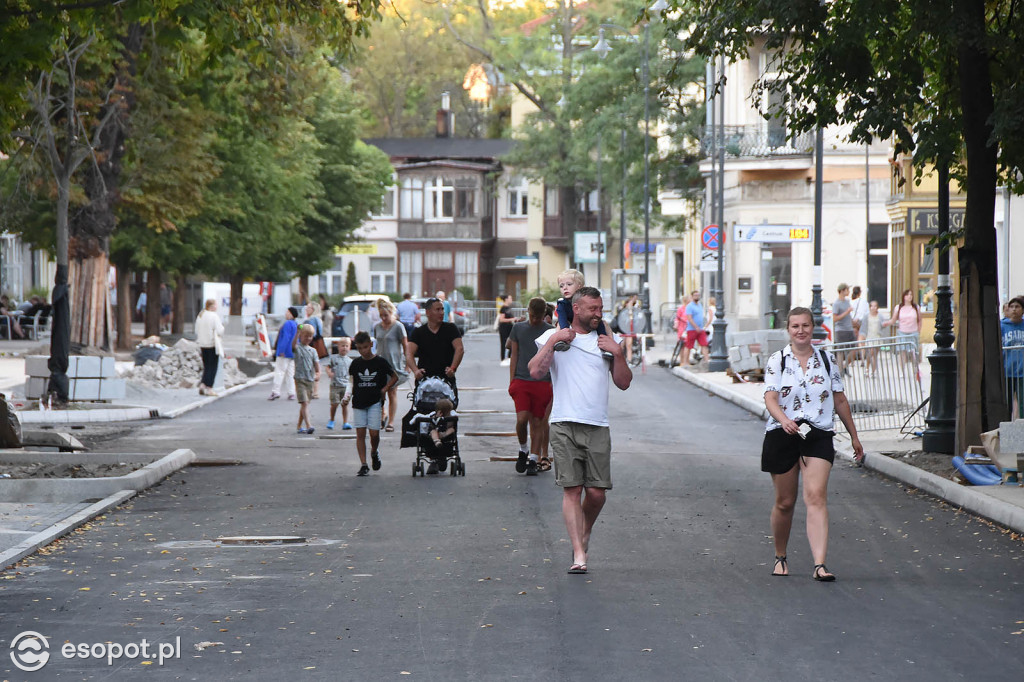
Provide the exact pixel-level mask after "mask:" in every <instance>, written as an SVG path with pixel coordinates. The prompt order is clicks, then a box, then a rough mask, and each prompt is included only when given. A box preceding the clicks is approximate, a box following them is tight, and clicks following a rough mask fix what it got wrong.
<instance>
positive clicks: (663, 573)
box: [0, 335, 1024, 680]
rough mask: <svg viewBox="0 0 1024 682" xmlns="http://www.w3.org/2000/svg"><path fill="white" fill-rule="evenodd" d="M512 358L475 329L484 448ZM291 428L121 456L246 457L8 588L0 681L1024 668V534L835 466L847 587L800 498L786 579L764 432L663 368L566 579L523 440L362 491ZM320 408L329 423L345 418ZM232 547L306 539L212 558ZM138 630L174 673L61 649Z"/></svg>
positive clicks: (101, 526) (620, 434) (159, 427)
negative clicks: (580, 561)
mask: <svg viewBox="0 0 1024 682" xmlns="http://www.w3.org/2000/svg"><path fill="white" fill-rule="evenodd" d="M496 343H497V339H496V336H495V335H486V336H483V337H470V338H469V339H467V348H468V353H467V360H466V362H465V363H464V365H463V368H462V370H461V371H460V387H461V389H462V391H461V398H462V408H463V409H464V410H472V409H497V410H501V411H502V413H500V414H493V413H490V414H470V415H467V416H465V417H464V418H463V419H462V424H461V426H460V429H461V430H462V432H463V433H464V434H465V433H466V432H468V431H474V430H484V431H510V430H511V429H512V420H513V417H512V416H511V405H512V403H511V399H510V398H509V397H508V395H507V394H506V392H505V387H506V386H507V369H506V368H499V367H498V366H497V363H496V361H495V360H494V357H495V356H496V355H497V353H496V349H494V348H493V346H494V345H495V344H496ZM470 389H483V390H470ZM324 394H325V395H326V391H324ZM296 411H297V407H296V406H295V404H294V403H289V402H286V401H275V402H267V401H266V390H265V389H263V388H256V389H250V390H248V391H245V392H243V393H241V394H239V395H236V396H231V397H228V398H225V399H224V400H221V401H218V402H216V403H214V404H212V405H210V406H208V407H206V408H204V409H202V410H200V411H197V412H193V413H190V414H188V415H186V416H184V417H182V418H179V419H176V420H174V421H167V422H156V423H153V424H150V425H146V426H142V427H140V428H138V429H136V430H135V431H134V432H132V433H131V434H129V435H126V436H124V437H122V438H120V439H117V440H115V441H112V442H110V443H108V445H109V447H110V449H113V450H118V451H125V452H128V451H160V452H164V451H170V450H171V449H173V448H176V447H190V448H192V449H194V450H195V451H196V452H197V453H198V455H199V456H200V457H202V458H223V459H229V458H237V459H239V460H242V461H243V462H244V464H243V465H241V466H224V467H192V468H190V469H188V470H186V471H183V472H180V473H178V474H177V475H175V476H172V477H171V478H170V479H168V480H167V481H165V482H164V483H163V484H162V485H160V486H159V487H157V488H154V489H151V490H149V491H148V492H146V493H144V494H143V495H140V496H139V497H137V498H136V499H135V500H134V501H133V502H132V503H131V504H130V505H128V506H126V507H124V508H121V509H119V510H117V511H116V512H112V513H110V514H108V515H107V516H106V517H105V518H103V519H101V520H98V521H97V522H95V523H93V524H91V526H89V527H88V528H86V529H84V530H81V531H79V532H76V533H75V534H74V535H73V536H71V537H70V538H68V539H65V540H64V541H62V542H61V543H60V544H59V545H58V546H57V547H56V548H52V549H50V550H48V551H47V553H46V554H45V555H36V556H34V557H33V558H31V559H30V560H28V561H27V562H26V563H25V564H23V565H22V566H21V567H20V568H19V570H18V571H17V572H16V573H15V572H8V573H7V574H3V575H0V649H3V653H2V656H0V679H9V680H22V679H26V680H50V679H53V680H78V679H83V680H121V679H137V678H138V677H139V675H140V674H142V673H144V674H145V676H146V677H147V678H153V679H185V680H286V679H294V680H303V679H309V680H387V679H421V680H509V679H522V680H533V679H536V680H542V679H543V680H594V679H597V680H626V679H642V680H677V679H686V680H689V679H693V680H698V679H699V680H775V679H787V680H823V679H824V680H863V679H866V678H870V679H881V680H889V679H902V680H952V679H961V678H962V679H971V680H1017V679H1021V678H1022V676H1024V586H1022V578H1021V576H1022V575H1024V567H1022V565H1021V564H1022V561H1021V555H1022V545H1021V541H1020V539H1019V538H1017V537H1013V536H1011V535H1010V534H1009V533H1005V532H1002V531H1001V530H1000V529H998V528H993V527H991V526H990V525H988V524H986V523H985V522H982V521H980V520H978V519H976V518H973V517H971V516H969V515H967V514H963V513H960V512H957V511H956V510H952V509H949V508H947V507H945V506H944V505H943V504H941V503H939V502H937V501H936V500H934V499H932V498H928V497H926V496H923V495H920V494H918V493H915V492H914V491H908V490H905V489H903V488H902V487H900V486H899V485H897V484H895V483H893V482H891V481H888V480H885V479H882V478H879V477H877V476H875V475H873V474H869V473H867V472H865V471H863V470H861V469H856V468H853V467H852V466H850V465H848V464H842V463H840V464H837V465H836V468H835V470H834V472H833V475H832V479H831V486H830V494H829V500H830V501H829V504H830V510H831V516H832V525H831V547H830V553H829V559H828V564H829V567H830V568H831V569H832V570H833V571H834V572H835V573H836V574H837V575H838V576H839V580H838V581H837V582H836V583H833V584H820V583H816V582H814V581H813V580H811V577H810V574H811V564H812V563H813V562H812V560H811V557H810V553H809V550H808V547H807V542H806V537H805V535H804V533H803V519H804V517H803V508H802V505H798V511H797V520H796V522H795V524H794V533H793V538H792V540H791V546H790V550H789V558H790V570H791V571H792V572H793V573H794V575H793V576H792V577H790V578H787V579H779V578H772V577H770V575H769V573H770V570H771V559H772V556H773V552H772V546H771V540H770V537H769V532H770V531H769V528H768V512H769V508H770V503H771V483H770V480H769V478H768V476H767V475H765V474H762V473H761V472H760V471H759V451H760V439H761V432H762V428H763V426H762V424H761V422H759V421H758V420H756V419H755V418H754V417H752V416H750V415H749V414H747V413H746V412H743V411H741V410H740V409H739V408H736V407H733V406H732V405H729V404H727V403H725V402H723V401H721V400H718V399H716V398H712V397H709V396H707V395H706V394H704V393H702V392H700V391H699V390H696V389H695V388H693V387H691V386H690V385H688V384H686V383H684V382H681V381H679V380H678V379H676V378H674V377H672V376H671V375H670V374H669V373H668V372H667V371H666V370H663V369H659V368H652V369H651V370H650V371H649V372H648V373H647V374H646V375H639V374H638V375H637V376H636V377H635V378H634V382H633V386H632V388H630V389H629V391H627V392H625V393H620V392H618V391H617V390H615V389H613V394H612V396H611V414H612V435H613V443H614V448H615V454H614V458H613V477H614V481H615V488H614V490H613V491H612V492H610V493H609V498H608V504H607V506H606V507H605V510H604V513H603V514H602V516H601V518H600V520H599V522H598V525H597V527H596V529H595V532H594V536H593V540H592V543H591V552H590V561H589V564H590V573H589V575H586V576H573V575H567V574H566V572H565V571H566V569H567V568H568V565H569V563H570V560H571V551H570V547H569V544H568V542H567V539H566V532H565V528H564V526H563V523H562V517H561V513H560V499H561V498H560V493H559V490H558V489H557V488H556V486H555V485H554V482H553V479H552V475H551V474H542V475H540V476H538V477H531V478H527V477H525V476H522V475H518V474H516V473H515V472H514V469H513V464H512V463H511V462H491V461H489V457H490V456H491V455H492V454H496V453H498V454H514V450H515V445H514V439H512V438H503V437H471V436H467V435H463V436H462V437H461V439H460V443H461V447H462V451H463V454H464V457H465V460H466V462H467V474H466V477H465V478H452V477H450V476H447V475H444V476H437V477H429V478H416V479H414V478H412V476H411V475H410V473H411V461H412V455H411V451H409V450H401V451H399V450H398V449H397V439H396V438H394V434H388V435H389V438H387V439H386V440H385V442H384V445H383V447H382V456H383V459H384V467H383V469H382V470H381V471H380V472H378V473H375V474H373V475H371V476H369V477H367V478H357V477H355V472H356V469H357V459H356V455H355V447H354V444H353V443H352V442H351V441H339V440H322V439H317V438H312V437H300V436H296V435H295V434H294V424H295V417H296ZM313 411H314V419H315V421H314V424H315V425H316V426H317V427H318V431H320V430H321V429H322V426H323V424H324V422H325V420H326V411H327V404H326V401H325V400H320V401H317V402H314V405H313ZM317 435H319V433H318V434H317ZM225 535H301V536H304V537H306V538H309V539H310V540H311V541H312V542H311V543H309V544H306V545H302V546H292V547H289V546H270V547H226V546H225V547H220V548H215V547H213V546H211V545H210V543H209V541H210V540H211V539H213V538H217V537H219V536H225ZM24 630H33V631H36V632H39V633H41V634H43V635H46V636H48V637H50V638H51V639H50V651H51V658H50V661H49V662H48V663H47V665H46V666H45V667H44V668H43V669H42V670H40V671H38V672H34V673H27V672H22V671H20V670H18V669H17V668H15V667H14V666H13V664H12V663H11V661H10V658H9V657H8V656H7V655H6V651H7V646H8V643H9V642H10V641H11V640H12V639H13V638H14V637H15V636H16V635H17V634H18V633H20V632H22V631H24ZM143 638H145V639H146V640H148V641H149V642H150V643H151V644H150V646H151V647H153V650H155V647H156V645H157V643H172V644H173V643H174V642H176V641H180V658H170V659H169V660H165V661H164V662H163V665H162V666H161V665H159V662H158V661H156V660H153V661H148V663H149V664H148V665H144V664H143V661H142V660H141V659H140V658H136V659H133V660H127V659H125V658H122V659H120V660H114V661H113V662H112V663H111V664H110V665H108V663H107V660H106V659H103V660H96V659H93V658H70V659H69V658H65V657H64V656H63V654H62V653H61V652H60V650H61V647H62V645H64V644H65V643H70V644H74V645H77V644H81V643H87V644H91V643H105V642H114V643H117V644H120V645H122V646H126V645H129V644H131V643H140V642H141V641H142V639H143ZM176 638H180V640H177V639H176ZM210 643H213V644H210ZM197 645H199V647H198V648H197ZM200 649H201V650H200Z"/></svg>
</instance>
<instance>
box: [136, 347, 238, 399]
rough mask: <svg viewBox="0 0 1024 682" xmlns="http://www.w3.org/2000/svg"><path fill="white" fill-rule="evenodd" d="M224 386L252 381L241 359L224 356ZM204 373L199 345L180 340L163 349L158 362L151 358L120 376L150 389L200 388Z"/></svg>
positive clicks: (228, 386)
mask: <svg viewBox="0 0 1024 682" xmlns="http://www.w3.org/2000/svg"><path fill="white" fill-rule="evenodd" d="M222 372H223V375H224V386H225V388H230V387H232V386H236V385H238V384H244V383H245V382H246V381H248V380H249V377H248V376H246V374H245V373H244V372H242V371H241V370H239V369H238V361H237V360H235V359H234V358H224V364H223V369H222ZM202 375H203V355H202V351H200V350H199V344H197V343H196V342H195V341H189V340H188V339H180V340H179V341H178V342H177V343H175V344H174V345H173V346H171V347H170V348H168V349H167V350H165V351H163V353H161V355H160V359H159V360H158V361H153V360H148V361H146V363H145V364H143V365H138V366H136V367H132V368H131V369H129V370H127V371H124V372H123V373H122V374H121V377H122V378H124V379H127V380H128V381H130V382H132V383H134V384H139V385H142V386H146V387H149V388H198V386H199V380H200V379H201V378H202Z"/></svg>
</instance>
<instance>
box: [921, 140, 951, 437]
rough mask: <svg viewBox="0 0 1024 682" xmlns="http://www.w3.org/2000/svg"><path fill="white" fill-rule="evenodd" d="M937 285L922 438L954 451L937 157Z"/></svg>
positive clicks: (942, 163)
mask: <svg viewBox="0 0 1024 682" xmlns="http://www.w3.org/2000/svg"><path fill="white" fill-rule="evenodd" d="M938 166H939V168H938V171H939V247H938V248H939V252H938V253H937V254H936V260H938V266H939V269H938V275H939V286H938V289H936V290H935V301H936V303H935V350H934V351H932V353H931V355H929V356H928V363H929V364H930V365H931V367H932V385H931V398H930V399H929V401H928V416H927V418H925V420H924V421H925V423H926V424H927V425H928V427H927V428H926V429H925V430H924V434H923V436H922V438H921V447H922V449H924V451H925V452H941V453H943V454H946V455H952V454H955V450H956V351H955V350H953V341H954V340H955V339H954V335H953V290H952V288H951V287H950V281H949V250H948V248H947V246H948V244H946V242H945V238H946V236H947V235H948V233H949V164H948V162H947V161H946V159H945V158H939V162H938Z"/></svg>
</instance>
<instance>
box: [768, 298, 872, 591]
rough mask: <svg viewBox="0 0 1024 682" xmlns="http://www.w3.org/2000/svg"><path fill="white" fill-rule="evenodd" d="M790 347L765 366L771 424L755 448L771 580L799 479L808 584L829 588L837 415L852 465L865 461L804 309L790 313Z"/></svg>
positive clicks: (782, 567)
mask: <svg viewBox="0 0 1024 682" xmlns="http://www.w3.org/2000/svg"><path fill="white" fill-rule="evenodd" d="M786 330H787V331H788V332H789V345H788V346H786V347H785V348H783V349H782V350H781V351H778V352H776V353H774V354H773V355H772V356H771V357H770V358H769V359H768V364H767V365H766V366H765V376H764V403H765V407H766V408H768V413H769V414H770V415H771V417H770V418H769V419H768V423H767V425H766V427H765V434H764V444H763V445H762V448H761V471H766V472H768V473H770V474H771V475H772V484H773V485H774V487H775V504H774V506H773V507H772V513H771V527H772V536H773V538H774V541H775V565H774V567H773V568H772V575H773V576H788V575H789V563H788V562H787V560H786V546H787V545H788V544H789V533H790V530H791V529H792V526H793V509H794V507H795V506H796V495H797V489H798V487H799V482H800V481H799V479H800V477H801V476H803V479H804V481H803V488H804V505H805V506H806V507H807V540H808V541H809V542H810V545H811V554H812V555H813V557H814V570H813V572H812V577H813V578H814V579H815V580H817V581H819V582H832V581H834V580H835V579H836V576H835V575H834V574H833V573H831V572H830V571H829V570H828V568H827V567H826V566H825V554H826V552H827V551H828V506H827V496H828V477H829V473H830V472H831V471H832V462H833V461H834V460H835V447H834V446H833V445H832V438H833V437H834V436H835V414H838V415H839V418H840V419H841V420H842V421H843V424H844V425H845V426H846V430H847V432H848V433H849V434H850V440H851V442H852V445H853V451H854V458H855V459H856V461H857V462H862V461H863V460H864V448H863V447H862V446H861V443H860V438H858V436H857V427H856V426H855V425H854V423H853V415H852V414H851V412H850V403H849V402H848V401H847V399H846V394H845V393H844V392H843V376H842V370H841V369H840V367H839V364H838V363H837V362H836V359H835V356H833V355H832V354H831V353H829V352H828V351H826V350H824V349H818V348H815V347H814V346H813V345H811V338H812V336H811V335H812V332H813V330H814V320H813V317H812V316H811V311H810V310H808V309H807V308H793V309H792V310H790V311H789V315H787V317H786Z"/></svg>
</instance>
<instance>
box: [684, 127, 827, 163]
mask: <svg viewBox="0 0 1024 682" xmlns="http://www.w3.org/2000/svg"><path fill="white" fill-rule="evenodd" d="M723 132H724V134H725V155H726V157H727V158H734V159H741V158H766V157H779V156H787V157H794V156H811V155H812V154H813V153H814V133H795V134H788V133H787V131H786V129H785V128H783V127H781V126H769V127H765V126H762V125H756V124H755V125H742V126H724V131H723ZM711 134H712V131H711V130H710V129H707V130H705V131H704V135H703V137H702V138H701V153H702V154H703V156H704V157H705V158H706V157H708V156H710V155H711V150H712V149H714V148H715V146H714V145H715V144H716V143H717V142H718V139H715V140H712V138H711Z"/></svg>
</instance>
